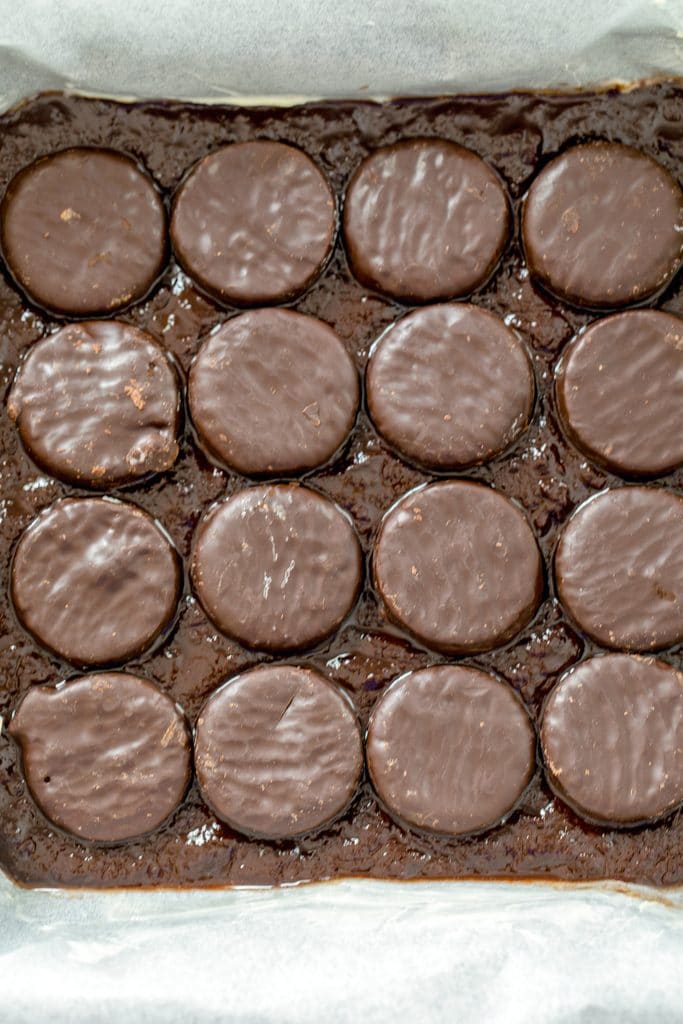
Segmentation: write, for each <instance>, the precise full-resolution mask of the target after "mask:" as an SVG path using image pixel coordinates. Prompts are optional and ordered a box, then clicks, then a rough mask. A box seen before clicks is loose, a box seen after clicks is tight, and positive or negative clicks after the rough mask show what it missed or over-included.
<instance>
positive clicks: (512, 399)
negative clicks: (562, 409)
mask: <svg viewBox="0 0 683 1024" xmlns="http://www.w3.org/2000/svg"><path fill="white" fill-rule="evenodd" d="M365 379H366V390H367V399H368V411H369V413H370V415H371V417H372V420H373V422H374V424H375V426H376V427H377V429H378V431H379V432H380V434H382V436H383V437H384V438H385V439H386V440H387V441H388V442H389V444H391V445H392V446H393V447H394V448H395V449H396V450H397V451H398V452H399V454H401V455H403V456H405V458H407V459H409V460H411V461H413V462H416V463H418V465H422V466H425V467H427V468H430V469H435V470H442V471H445V470H458V469H467V468H469V467H470V466H473V465H476V464H477V463H479V462H486V461H488V460H489V459H491V458H493V457H494V456H495V455H498V454H500V452H502V451H503V450H504V449H505V448H507V447H508V446H509V445H510V444H512V442H513V441H515V440H516V439H517V438H518V437H519V435H520V434H521V432H522V431H523V430H524V428H525V427H526V426H527V424H528V422H529V417H530V415H531V410H532V407H533V403H534V371H533V368H532V365H531V360H530V358H529V354H528V352H527V350H526V348H525V346H524V344H523V343H522V342H521V341H520V340H519V338H518V337H517V335H516V334H515V333H514V332H513V331H511V330H510V329H509V328H508V327H506V326H505V324H504V323H503V322H502V321H501V320H499V319H498V318H497V317H495V316H492V315H491V313H488V312H487V311H486V310H485V309H479V308H478V307H477V306H470V305H467V304H465V303H463V304H457V303H454V302H453V303H447V304H446V303H444V304H442V305H437V306H428V307H427V308H426V309H418V310H416V311H415V312H414V313H409V314H408V315H407V316H405V317H403V319H401V320H399V321H398V323H396V324H394V325H392V326H391V327H389V329H388V330H387V331H385V333H384V334H383V335H382V336H381V338H380V339H379V340H378V342H377V344H376V345H375V346H374V347H373V350H372V353H371V356H370V361H369V363H368V369H367V373H366V378H365Z"/></svg>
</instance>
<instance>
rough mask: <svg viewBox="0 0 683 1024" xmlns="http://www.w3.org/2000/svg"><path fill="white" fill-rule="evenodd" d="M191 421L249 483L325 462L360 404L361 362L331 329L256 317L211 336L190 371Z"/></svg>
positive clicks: (272, 313) (272, 314) (308, 321)
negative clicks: (358, 365)
mask: <svg viewBox="0 0 683 1024" xmlns="http://www.w3.org/2000/svg"><path fill="white" fill-rule="evenodd" d="M188 398H189V403H190V412H191V414H192V419H193V422H194V425H195V428H196V430H197V434H198V435H199V438H200V440H201V442H202V445H203V446H204V447H205V448H206V450H207V451H208V452H209V454H210V455H212V456H213V457H214V458H215V459H217V460H218V461H219V462H220V463H222V464H223V465H226V466H228V467H232V468H233V469H236V470H237V471H238V472H239V473H244V474H246V475H254V476H258V475H271V476H272V475H285V474H289V473H300V472H303V471H305V470H309V469H313V468H314V467H316V466H320V465H322V464H323V463H325V462H327V461H328V460H329V459H330V458H331V457H332V456H333V455H334V453H335V452H336V451H337V449H338V448H339V447H340V446H341V445H342V444H343V442H344V441H345V439H346V438H347V436H348V434H349V432H350V430H351V427H352V426H353V422H354V420H355V417H356V411H357V408H358V400H359V383H358V374H357V372H356V368H355V366H354V363H353V360H352V359H351V357H350V355H349V354H348V352H347V351H346V349H345V348H344V345H343V344H342V342H341V341H340V340H339V338H338V337H337V335H336V334H335V333H334V331H333V330H332V328H331V327H328V326H327V324H325V323H323V321H322V320H318V319H316V318H315V317H312V316H304V315H303V314H301V313H295V312H294V311H293V310H290V309H255V310H251V311H250V312H248V313H242V315H241V316H236V317H233V318H232V319H231V320H228V321H227V322H226V323H224V324H221V326H220V327H219V328H218V330H217V331H214V332H213V334H210V335H209V337H208V338H206V340H205V341H204V343H203V345H202V347H201V349H200V350H199V352H198V354H197V356H196V358H195V360H194V362H193V364H192V368H191V370H190V379H189V384H188Z"/></svg>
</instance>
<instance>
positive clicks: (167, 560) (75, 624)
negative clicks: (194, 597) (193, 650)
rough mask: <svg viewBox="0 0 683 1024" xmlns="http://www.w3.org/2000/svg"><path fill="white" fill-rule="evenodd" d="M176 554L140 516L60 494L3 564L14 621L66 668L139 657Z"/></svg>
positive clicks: (163, 617) (158, 623)
mask: <svg viewBox="0 0 683 1024" xmlns="http://www.w3.org/2000/svg"><path fill="white" fill-rule="evenodd" d="M180 585H181V567H180V559H179V557H178V553H177V552H176V550H175V548H174V547H173V545H172V544H171V541H170V540H169V538H168V537H167V535H166V534H165V533H164V531H163V530H162V528H161V527H160V526H159V524H158V523H157V522H156V520H154V519H152V517H151V516H149V515H148V514H147V513H146V512H143V511H142V509H140V508H138V507H137V506H136V505H131V504H129V503H128V502H123V501H115V500H114V499H112V498H63V499H61V500H60V501H56V502H55V503H54V505H51V506H50V507H49V508H46V509H44V510H43V511H42V512H41V513H40V515H39V516H37V517H36V519H34V520H33V522H32V523H31V524H30V526H29V527H28V528H27V529H26V530H25V531H24V533H23V534H22V536H21V538H20V540H19V543H18V545H17V548H16V550H15V552H14V559H13V561H12V576H11V595H12V601H13V602H14V608H15V611H16V613H17V616H18V617H19V621H20V622H21V624H22V625H23V626H24V628H25V629H27V630H28V631H29V633H31V634H32V635H33V636H34V637H35V638H36V640H37V641H38V642H39V643H40V644H42V645H43V646H44V647H47V648H48V649H49V650H50V651H52V652H54V653H55V654H57V655H59V656H60V657H62V658H65V659H66V660H67V661H71V662H73V663H74V664H75V665H105V664H113V663H115V662H122V661H125V660H126V659H128V658H133V657H135V656H136V655H138V654H141V653H142V652H143V651H144V650H145V649H146V648H147V647H149V646H150V645H151V644H152V643H153V642H154V640H156V638H157V637H158V636H159V634H160V633H162V632H163V631H164V629H166V627H167V626H168V625H169V624H170V622H171V619H172V618H173V615H174V613H175V609H176V604H177V602H178V597H179V594H180Z"/></svg>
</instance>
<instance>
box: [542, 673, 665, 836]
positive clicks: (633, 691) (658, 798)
mask: <svg viewBox="0 0 683 1024" xmlns="http://www.w3.org/2000/svg"><path fill="white" fill-rule="evenodd" d="M541 744H542V748H543V757H544V761H545V765H546V771H547V773H548V777H549V779H550V782H551V784H552V786H553V788H554V789H555V790H556V791H557V793H558V794H559V795H560V796H561V798H562V799H563V800H565V801H566V802H567V803H568V804H570V806H572V807H573V808H574V810H575V811H576V812H577V814H580V815H581V816H582V817H583V818H585V819H586V820H587V821H592V822H595V823H597V824H601V825H605V824H607V825H615V826H633V825H638V824H645V823H646V822H652V821H656V820H657V819H658V818H661V817H663V816H664V815H666V814H670V813H671V812H672V811H673V810H674V809H675V808H676V807H678V806H679V805H680V804H683V675H681V673H680V672H678V671H677V670H676V669H674V668H672V666H671V665H669V664H667V663H666V662H664V661H659V660H656V659H655V658H644V657H641V656H638V655H632V654H631V655H629V654H609V655H605V656H604V657H601V658H589V659H588V660H587V661H584V662H582V663H581V664H580V665H578V666H576V667H575V668H573V669H570V671H569V672H568V673H567V674H566V675H565V676H564V677H563V678H562V679H561V680H560V682H559V683H558V684H557V686H556V687H555V688H554V689H553V691H552V692H551V694H550V696H549V698H548V701H547V703H546V706H545V711H544V714H543V723H542V726H541Z"/></svg>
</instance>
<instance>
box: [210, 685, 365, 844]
mask: <svg viewBox="0 0 683 1024" xmlns="http://www.w3.org/2000/svg"><path fill="white" fill-rule="evenodd" d="M195 766H196V772H197V780H198V782H199V788H200V790H201V794H202V796H203V797H204V799H205V800H206V802H207V803H208V804H209V806H210V807H211V809H212V810H213V812H214V813H215V814H216V815H217V816H218V817H219V818H220V819H221V820H222V821H225V822H227V823H228V824H229V825H230V826H232V827H233V828H235V829H237V830H238V831H239V832H245V833H246V834H247V835H252V836H261V837H264V838H267V839H286V838H290V837H292V836H298V835H302V834H303V833H306V832H311V831H314V830H316V829H319V828H321V827H322V826H323V825H326V824H328V823H329V822H330V821H332V820H333V819H334V818H336V817H337V816H338V815H339V814H341V813H342V811H343V810H345V808H346V807H347V806H348V804H349V803H350V802H351V800H352V798H353V796H354V794H355V792H356V788H357V786H358V783H359V781H360V776H361V772H362V770H363V745H362V741H361V735H360V728H359V725H358V720H357V718H356V714H355V711H354V709H353V707H352V705H351V702H350V701H349V700H348V698H346V697H345V696H344V695H343V694H342V693H341V691H340V690H338V689H337V688H336V687H335V686H334V685H333V684H332V683H330V682H329V681H328V680H327V679H326V678H325V677H324V676H322V675H321V674H320V673H319V672H315V671H313V670H312V669H305V668H299V667H297V666H296V665H263V666H260V667H259V668H255V669H252V670H251V671H249V672H244V673H242V674H241V675H238V676H236V677H235V678H234V679H230V680H229V681H228V682H227V683H225V685H223V686H221V687H220V689H219V690H217V691H216V692H215V693H214V694H212V696H211V697H209V699H208V701H207V702H206V704H205V705H204V707H203V708H202V710H201V711H200V713H199V718H198V719H197V730H196V739H195Z"/></svg>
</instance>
